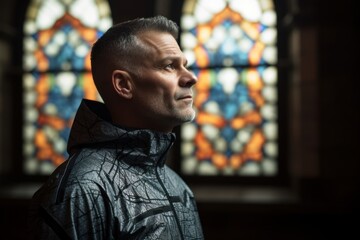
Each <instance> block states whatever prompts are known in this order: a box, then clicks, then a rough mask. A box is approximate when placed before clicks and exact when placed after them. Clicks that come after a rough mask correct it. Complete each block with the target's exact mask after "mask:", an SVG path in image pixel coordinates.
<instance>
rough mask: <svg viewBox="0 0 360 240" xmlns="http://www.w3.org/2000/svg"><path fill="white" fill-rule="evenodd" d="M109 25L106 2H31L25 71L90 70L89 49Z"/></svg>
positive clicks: (27, 18) (35, 0)
mask: <svg viewBox="0 0 360 240" xmlns="http://www.w3.org/2000/svg"><path fill="white" fill-rule="evenodd" d="M111 24H112V21H111V18H110V9H109V6H108V3H107V2H106V1H101V0H88V1H85V0H75V1H67V0H46V1H44V0H33V1H31V3H30V6H29V8H28V11H27V14H26V21H25V23H24V33H25V39H24V50H25V54H24V61H23V63H24V69H25V70H27V71H32V70H37V71H49V70H50V71H57V70H77V71H81V70H84V69H87V70H90V61H89V60H90V58H89V51H90V48H91V46H92V44H93V42H95V41H96V39H97V38H98V37H99V35H101V34H102V33H103V32H104V31H105V30H107V29H108V28H109V27H110V26H111Z"/></svg>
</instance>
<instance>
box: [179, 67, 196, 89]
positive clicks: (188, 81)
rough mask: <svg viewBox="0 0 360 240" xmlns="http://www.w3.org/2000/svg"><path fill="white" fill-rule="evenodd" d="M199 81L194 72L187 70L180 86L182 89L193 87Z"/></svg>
mask: <svg viewBox="0 0 360 240" xmlns="http://www.w3.org/2000/svg"><path fill="white" fill-rule="evenodd" d="M197 81H198V79H197V77H196V75H195V74H194V73H193V72H192V71H190V70H188V69H186V68H185V69H184V71H183V74H182V76H181V79H180V85H181V86H182V87H192V86H193V85H194V84H196V83H197Z"/></svg>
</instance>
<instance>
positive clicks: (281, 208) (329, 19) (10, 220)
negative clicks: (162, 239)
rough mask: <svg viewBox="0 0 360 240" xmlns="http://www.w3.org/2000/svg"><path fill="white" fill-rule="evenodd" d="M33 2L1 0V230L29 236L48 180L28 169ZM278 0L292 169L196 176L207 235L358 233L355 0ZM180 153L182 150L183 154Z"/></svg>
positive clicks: (132, 7)
mask: <svg viewBox="0 0 360 240" xmlns="http://www.w3.org/2000/svg"><path fill="white" fill-rule="evenodd" d="M28 2H29V1H28V0H26V1H20V0H2V1H1V2H0V134H1V135H0V238H1V239H26V212H27V207H28V204H29V200H30V198H31V195H32V193H33V191H34V190H35V189H36V188H37V187H38V184H39V183H40V182H39V181H36V180H34V179H31V178H26V177H24V176H22V175H21V174H20V173H21V166H20V163H21V157H20V152H21V145H22V144H21V141H20V140H19V139H21V138H20V137H19V136H21V108H19V106H21V105H20V103H21V101H22V100H21V84H20V83H21V74H22V71H21V47H22V22H23V19H24V13H25V9H26V7H27V4H28ZM276 3H277V6H278V11H279V19H278V25H279V27H280V28H281V29H282V30H281V31H280V30H279V33H280V35H279V49H280V50H281V51H280V55H279V68H280V70H281V72H280V73H279V79H280V87H281V91H282V93H281V94H280V105H279V107H280V109H281V112H280V120H279V122H280V127H281V128H282V130H281V131H282V132H281V133H282V135H281V139H280V147H281V149H282V155H281V156H282V160H281V161H283V162H285V163H286V165H284V166H286V169H285V172H286V174H285V175H286V176H285V177H283V178H281V179H280V180H279V181H278V182H277V183H270V184H269V182H266V181H239V182H237V183H229V181H228V180H221V179H218V180H216V183H215V182H213V181H211V182H210V181H209V182H208V183H206V182H204V181H203V182H202V183H197V182H196V181H193V180H191V179H189V180H188V181H189V184H190V185H191V187H192V188H193V190H194V193H195V195H196V196H197V199H198V208H199V212H200V216H201V219H202V224H203V228H204V233H205V238H206V239H327V238H330V237H332V238H337V239H350V236H351V235H352V234H355V236H357V237H358V236H359V235H360V234H359V230H358V229H357V227H358V224H355V221H356V220H357V218H358V213H359V200H360V199H359V186H360V185H359V180H360V179H359V172H358V171H359V162H360V158H359V150H358V149H360V146H359V142H360V141H359V134H360V131H359V123H360V116H359V102H360V101H359V95H360V94H359V76H358V73H357V71H358V69H359V67H358V58H359V39H358V37H357V35H358V32H359V30H358V26H359V16H358V15H357V14H358V13H357V12H356V10H357V8H356V7H355V1H351V0H343V1H320V0H319V1H311V0H302V1H300V0H293V1H276ZM110 5H111V8H112V13H113V19H114V22H115V23H116V22H120V21H123V20H127V19H131V18H135V17H146V16H152V15H154V14H157V13H159V14H163V15H166V16H169V17H171V18H173V19H174V20H176V21H178V19H179V9H180V8H179V6H181V1H166V0H162V1H161V0H159V1H155V0H131V1H110ZM178 157H179V156H178V155H177V152H176V151H175V152H174V153H173V158H174V159H177V158H178ZM38 180H39V179H38ZM355 236H354V237H351V239H353V238H356V237H355Z"/></svg>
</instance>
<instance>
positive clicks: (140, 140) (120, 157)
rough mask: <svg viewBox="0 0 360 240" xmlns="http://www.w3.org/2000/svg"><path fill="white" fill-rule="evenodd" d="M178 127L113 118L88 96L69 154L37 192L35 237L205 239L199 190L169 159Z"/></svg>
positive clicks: (33, 210)
mask: <svg viewBox="0 0 360 240" xmlns="http://www.w3.org/2000/svg"><path fill="white" fill-rule="evenodd" d="M174 141H175V135H174V134H173V133H159V132H153V131H149V130H134V129H123V128H120V127H118V126H115V125H113V124H111V121H109V116H108V113H107V111H106V108H105V106H104V104H102V103H99V102H94V101H89V100H83V101H82V103H81V106H80V108H79V110H78V112H77V114H76V117H75V120H74V123H73V127H72V130H71V134H70V138H69V143H68V151H69V153H70V157H69V159H68V160H67V161H66V162H64V163H63V164H62V165H60V166H59V167H58V168H57V169H56V170H55V171H54V173H53V174H52V175H51V176H50V178H49V179H48V181H47V182H46V183H45V184H44V185H43V186H42V187H41V188H40V189H39V190H38V191H37V192H36V193H35V194H34V196H33V202H32V206H31V209H30V229H31V230H33V231H34V234H35V239H169V240H172V239H203V235H202V229H201V224H200V220H199V216H198V212H197V208H196V203H195V200H194V196H193V194H192V192H191V190H190V189H189V188H188V186H187V185H186V184H185V183H184V182H183V180H182V179H181V178H180V177H179V176H178V175H177V174H176V173H175V172H174V171H172V170H171V169H170V168H169V167H167V165H166V164H165V156H166V153H167V152H168V150H169V149H170V147H171V146H172V144H173V142H174Z"/></svg>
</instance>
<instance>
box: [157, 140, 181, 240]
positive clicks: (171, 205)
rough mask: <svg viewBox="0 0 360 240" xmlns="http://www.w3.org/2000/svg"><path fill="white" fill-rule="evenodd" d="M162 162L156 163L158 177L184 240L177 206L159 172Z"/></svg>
mask: <svg viewBox="0 0 360 240" xmlns="http://www.w3.org/2000/svg"><path fill="white" fill-rule="evenodd" d="M171 146H172V144H170V145H169V147H168V149H167V150H166V151H165V152H164V154H163V155H162V156H161V158H160V160H161V159H162V158H163V157H164V156H165V154H166V153H167V152H168V150H169V149H170V147H171ZM160 163H161V161H158V162H157V165H156V169H155V173H156V178H157V180H158V181H159V183H160V185H161V187H162V189H163V190H164V192H165V195H166V198H167V199H168V201H169V204H170V208H171V210H172V212H173V214H174V217H175V220H176V225H177V227H178V229H179V232H180V237H181V239H182V240H184V235H183V232H182V228H181V225H180V220H179V217H178V215H177V213H176V211H175V207H174V205H173V203H172V202H171V201H170V194H169V192H168V191H167V189H166V187H165V185H164V183H163V181H162V180H161V178H160V174H159V169H160V166H159V164H160Z"/></svg>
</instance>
